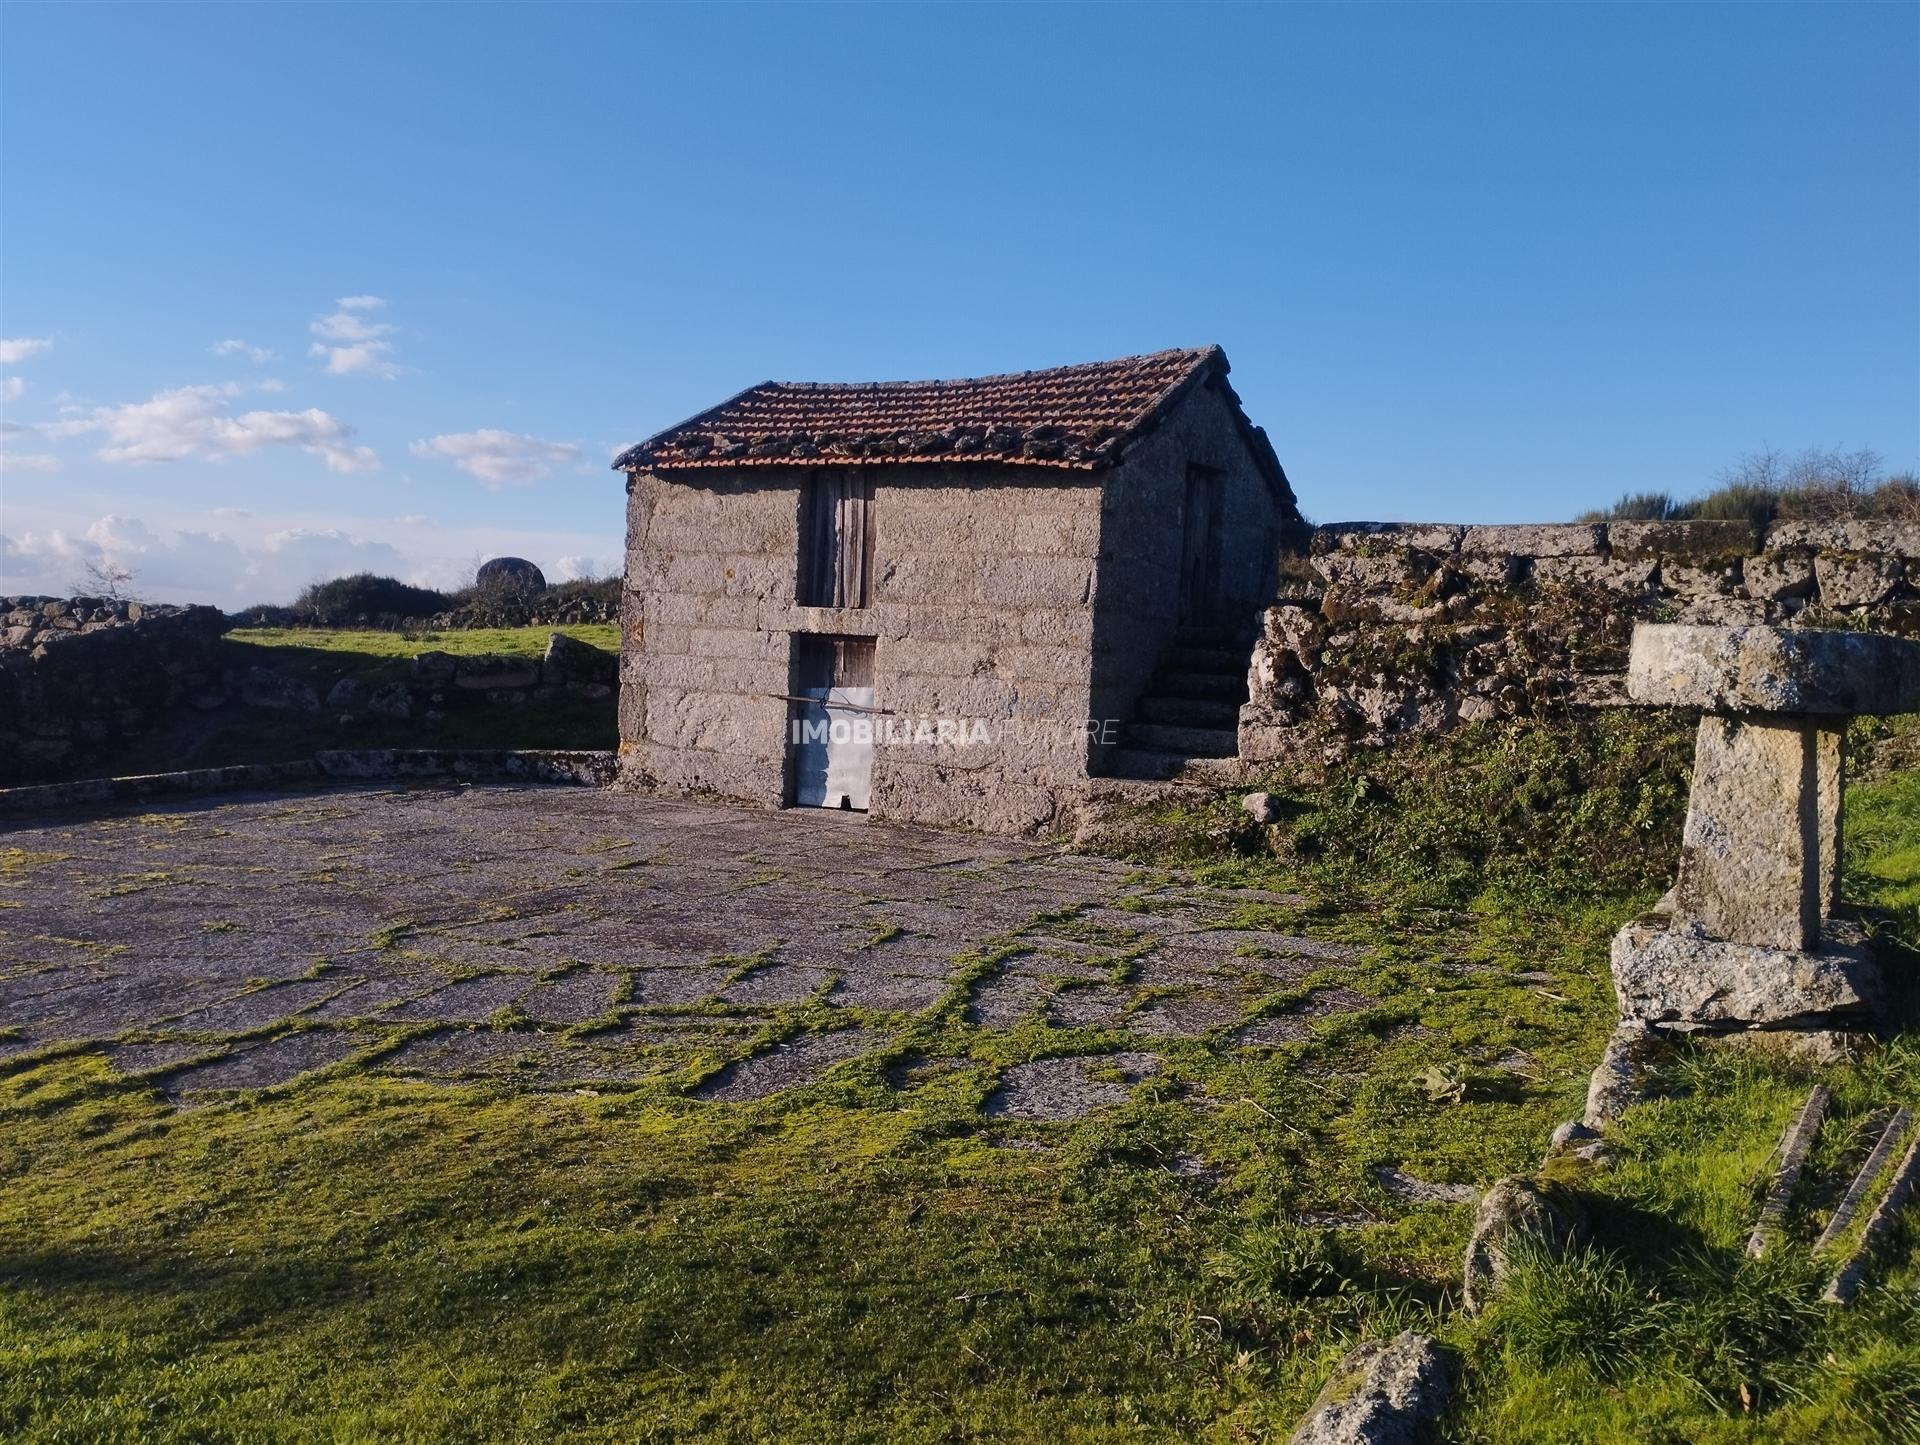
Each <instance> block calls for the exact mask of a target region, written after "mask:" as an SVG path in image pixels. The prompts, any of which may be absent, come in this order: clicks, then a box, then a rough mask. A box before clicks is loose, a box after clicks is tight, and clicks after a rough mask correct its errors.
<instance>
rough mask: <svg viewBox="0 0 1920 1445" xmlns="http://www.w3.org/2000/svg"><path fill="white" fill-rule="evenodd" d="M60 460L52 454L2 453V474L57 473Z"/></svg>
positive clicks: (0, 459)
mask: <svg viewBox="0 0 1920 1445" xmlns="http://www.w3.org/2000/svg"><path fill="white" fill-rule="evenodd" d="M59 470H60V458H58V457H56V456H54V455H52V454H51V453H50V452H0V472H57V471H59Z"/></svg>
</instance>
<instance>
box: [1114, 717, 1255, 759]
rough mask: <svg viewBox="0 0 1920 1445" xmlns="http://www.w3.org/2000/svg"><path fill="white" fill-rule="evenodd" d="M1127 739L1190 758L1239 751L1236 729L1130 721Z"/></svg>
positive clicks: (1143, 745) (1146, 746)
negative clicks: (1174, 725)
mask: <svg viewBox="0 0 1920 1445" xmlns="http://www.w3.org/2000/svg"><path fill="white" fill-rule="evenodd" d="M1127 741H1128V742H1129V743H1132V744H1134V745H1136V746H1139V747H1143V748H1152V749H1154V750H1155V751H1157V752H1168V753H1179V754H1181V755H1182V756H1184V757H1188V758H1230V757H1233V756H1234V755H1235V754H1236V753H1238V752H1239V751H1240V734H1239V733H1238V732H1237V731H1236V730H1235V729H1233V728H1197V727H1173V726H1169V725H1167V724H1165V723H1139V722H1137V723H1128V724H1127Z"/></svg>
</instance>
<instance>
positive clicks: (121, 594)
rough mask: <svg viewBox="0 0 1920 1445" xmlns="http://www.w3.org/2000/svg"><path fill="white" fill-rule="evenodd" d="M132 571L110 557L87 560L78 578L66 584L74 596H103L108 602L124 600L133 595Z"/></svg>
mask: <svg viewBox="0 0 1920 1445" xmlns="http://www.w3.org/2000/svg"><path fill="white" fill-rule="evenodd" d="M133 581H134V572H133V569H132V568H131V567H122V566H121V565H120V564H119V563H118V562H116V561H114V560H113V559H112V558H111V557H102V558H101V559H100V560H99V561H97V562H89V563H87V565H86V568H85V570H84V571H83V572H82V573H81V575H80V578H79V580H77V581H74V582H70V583H68V584H67V585H68V586H69V587H71V588H72V589H73V595H74V596H76V597H104V598H106V599H107V600H108V601H109V602H125V601H128V600H129V599H131V598H132V596H133V591H132V588H133Z"/></svg>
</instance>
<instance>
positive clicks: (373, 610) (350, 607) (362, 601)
mask: <svg viewBox="0 0 1920 1445" xmlns="http://www.w3.org/2000/svg"><path fill="white" fill-rule="evenodd" d="M452 605H453V603H452V599H450V598H449V597H447V595H446V594H445V593H442V592H435V591H433V590H432V589H431V588H427V587H414V586H411V585H409V584H408V583H405V582H402V581H400V580H399V579H397V578H394V577H378V576H375V575H374V574H373V573H371V572H359V573H356V574H355V575H353V576H351V577H336V578H334V579H333V580H332V581H331V582H315V583H312V584H310V585H309V586H308V587H307V589H306V590H305V591H304V592H302V593H301V594H300V596H299V597H298V598H297V599H296V600H295V601H294V604H293V613H294V616H295V617H297V618H298V619H299V620H300V621H301V622H303V623H306V624H308V625H309V626H314V627H341V626H347V625H350V624H352V623H355V622H358V621H360V620H361V619H362V618H378V617H396V618H398V617H426V616H430V615H432V614H433V613H436V612H445V611H446V610H447V609H448V608H449V607H451V606H452Z"/></svg>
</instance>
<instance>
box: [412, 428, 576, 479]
mask: <svg viewBox="0 0 1920 1445" xmlns="http://www.w3.org/2000/svg"><path fill="white" fill-rule="evenodd" d="M407 450H408V451H410V452H412V453H413V454H414V455H415V456H416V457H443V458H445V459H446V460H448V461H451V462H452V463H453V464H454V465H455V466H456V467H458V468H460V470H461V471H463V472H465V473H467V474H468V475H469V476H473V477H478V478H479V479H480V480H481V481H482V482H483V483H485V484H486V486H487V488H488V490H490V491H497V490H498V489H499V488H501V487H507V486H525V485H526V484H528V483H529V482H537V481H539V480H540V478H542V477H544V476H547V475H549V474H550V473H551V472H552V470H553V468H554V467H556V466H558V465H560V464H561V463H562V462H570V461H573V460H574V459H575V458H577V457H578V456H579V455H580V448H579V447H577V446H574V445H573V444H572V443H570V442H543V441H541V440H540V439H539V438H538V437H530V436H522V435H521V434H520V433H518V432H510V431H501V430H499V429H498V428H495V427H484V428H482V429H481V430H479V431H464V432H449V433H446V434H444V435H441V436H437V437H427V438H425V439H424V440H421V441H417V442H415V443H413V445H412V446H410V447H408V448H407Z"/></svg>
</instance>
